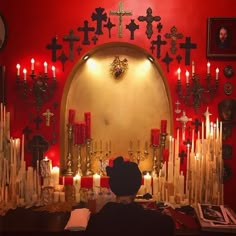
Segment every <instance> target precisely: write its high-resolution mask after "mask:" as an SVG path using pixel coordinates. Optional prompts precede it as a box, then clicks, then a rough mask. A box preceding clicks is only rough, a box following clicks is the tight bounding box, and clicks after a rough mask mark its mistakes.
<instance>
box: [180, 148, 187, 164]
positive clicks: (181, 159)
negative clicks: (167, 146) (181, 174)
mask: <svg viewBox="0 0 236 236" xmlns="http://www.w3.org/2000/svg"><path fill="white" fill-rule="evenodd" d="M179 157H180V163H181V164H183V163H184V158H185V157H187V153H186V152H185V151H184V150H182V151H181V152H180V153H179Z"/></svg>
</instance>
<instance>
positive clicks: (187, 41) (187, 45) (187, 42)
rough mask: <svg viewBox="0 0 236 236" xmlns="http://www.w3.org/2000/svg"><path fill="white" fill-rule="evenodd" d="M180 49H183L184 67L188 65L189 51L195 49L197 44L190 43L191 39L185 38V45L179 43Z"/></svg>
mask: <svg viewBox="0 0 236 236" xmlns="http://www.w3.org/2000/svg"><path fill="white" fill-rule="evenodd" d="M180 48H185V65H190V50H191V49H195V48H197V44H195V43H191V38H190V37H186V39H185V43H181V44H180Z"/></svg>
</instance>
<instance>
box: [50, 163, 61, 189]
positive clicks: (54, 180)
mask: <svg viewBox="0 0 236 236" xmlns="http://www.w3.org/2000/svg"><path fill="white" fill-rule="evenodd" d="M59 176H60V168H59V167H58V166H54V167H53V168H52V172H51V181H52V185H53V186H56V185H58V184H59Z"/></svg>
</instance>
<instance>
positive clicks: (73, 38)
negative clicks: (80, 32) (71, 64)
mask: <svg viewBox="0 0 236 236" xmlns="http://www.w3.org/2000/svg"><path fill="white" fill-rule="evenodd" d="M63 40H64V41H68V42H69V58H70V61H73V60H74V42H75V41H79V36H76V35H74V31H73V30H70V32H69V35H65V36H64V37H63Z"/></svg>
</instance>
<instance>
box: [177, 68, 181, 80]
mask: <svg viewBox="0 0 236 236" xmlns="http://www.w3.org/2000/svg"><path fill="white" fill-rule="evenodd" d="M180 72H181V69H180V68H178V70H177V73H178V80H179V81H180Z"/></svg>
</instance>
